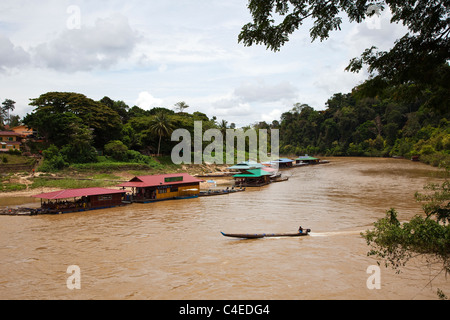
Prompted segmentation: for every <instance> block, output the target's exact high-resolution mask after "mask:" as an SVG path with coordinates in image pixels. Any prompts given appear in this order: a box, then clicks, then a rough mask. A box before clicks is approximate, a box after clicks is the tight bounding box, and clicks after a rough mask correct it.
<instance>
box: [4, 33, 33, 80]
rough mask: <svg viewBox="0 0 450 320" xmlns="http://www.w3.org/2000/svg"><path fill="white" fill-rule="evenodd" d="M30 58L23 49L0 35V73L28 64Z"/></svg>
mask: <svg viewBox="0 0 450 320" xmlns="http://www.w3.org/2000/svg"><path fill="white" fill-rule="evenodd" d="M29 60H30V57H29V55H28V53H27V52H26V51H25V50H24V49H23V48H21V47H18V46H15V45H14V44H13V43H12V42H11V40H9V39H8V38H7V37H5V36H3V35H1V34H0V72H2V71H6V70H9V69H11V68H15V67H20V66H23V65H25V64H28V62H29Z"/></svg>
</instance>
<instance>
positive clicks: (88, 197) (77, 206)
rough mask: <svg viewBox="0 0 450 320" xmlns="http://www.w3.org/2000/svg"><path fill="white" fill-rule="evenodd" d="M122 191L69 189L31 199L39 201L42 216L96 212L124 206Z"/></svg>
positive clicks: (123, 192)
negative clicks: (38, 199)
mask: <svg viewBox="0 0 450 320" xmlns="http://www.w3.org/2000/svg"><path fill="white" fill-rule="evenodd" d="M125 194H126V192H125V191H124V190H111V189H105V188H85V189H70V190H62V191H55V192H49V193H42V194H39V195H36V196H32V197H33V198H40V199H41V211H40V213H43V214H58V213H69V212H80V211H89V210H98V209H105V208H112V207H118V206H122V205H125V204H126V203H125V202H124V200H125V199H124V197H125Z"/></svg>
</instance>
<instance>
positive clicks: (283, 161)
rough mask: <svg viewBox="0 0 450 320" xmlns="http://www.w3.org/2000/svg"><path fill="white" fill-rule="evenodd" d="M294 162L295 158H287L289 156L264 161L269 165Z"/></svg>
mask: <svg viewBox="0 0 450 320" xmlns="http://www.w3.org/2000/svg"><path fill="white" fill-rule="evenodd" d="M292 162H294V160H292V159H287V158H281V159H277V160H272V161H269V162H264V164H267V165H274V164H280V163H292Z"/></svg>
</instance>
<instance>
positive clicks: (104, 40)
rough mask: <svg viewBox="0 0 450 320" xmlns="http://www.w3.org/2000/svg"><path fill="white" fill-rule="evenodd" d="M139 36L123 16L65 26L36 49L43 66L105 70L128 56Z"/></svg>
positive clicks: (40, 64) (36, 55) (70, 69)
mask: <svg viewBox="0 0 450 320" xmlns="http://www.w3.org/2000/svg"><path fill="white" fill-rule="evenodd" d="M137 42H138V36H137V34H136V32H135V31H133V30H132V29H131V27H130V25H129V23H128V19H127V18H126V17H124V16H122V15H114V16H111V17H109V18H105V19H98V20H97V22H96V23H95V25H94V26H82V27H81V28H80V29H65V30H64V31H63V32H61V33H60V34H59V36H58V37H57V38H55V39H53V40H50V41H48V42H46V43H42V44H39V45H38V46H36V47H35V48H34V49H33V50H32V51H33V53H34V59H35V61H36V63H37V64H38V65H39V66H42V67H47V68H51V69H55V70H60V71H65V72H73V71H90V70H94V69H97V68H101V69H105V68H109V67H112V66H114V65H116V64H117V63H118V62H119V61H120V60H121V59H125V58H128V57H129V56H130V54H131V52H132V51H133V49H134V47H135V45H136V43H137Z"/></svg>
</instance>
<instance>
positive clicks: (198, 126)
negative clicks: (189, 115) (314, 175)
mask: <svg viewBox="0 0 450 320" xmlns="http://www.w3.org/2000/svg"><path fill="white" fill-rule="evenodd" d="M172 141H174V142H180V143H179V144H178V145H176V146H175V147H174V148H173V149H172V162H173V163H175V164H182V163H184V164H193V163H194V164H203V163H204V162H206V163H215V164H225V163H226V164H230V165H232V164H234V163H235V158H236V157H235V156H236V151H237V162H238V163H240V162H243V161H246V160H249V161H254V162H258V161H259V162H270V161H273V160H276V159H278V158H279V153H280V152H279V150H280V134H279V130H278V129H272V130H270V152H268V151H269V149H268V145H269V134H268V130H266V129H260V130H258V132H257V131H256V130H254V129H249V130H247V131H244V130H243V129H237V130H236V129H227V130H226V133H225V137H224V134H223V133H222V132H221V131H220V130H218V129H209V130H206V131H205V133H204V134H203V125H202V122H201V121H196V122H195V123H194V139H192V137H191V133H190V132H189V131H188V130H186V129H177V130H175V131H174V132H173V134H172ZM192 142H193V144H194V145H193V146H192ZM203 142H211V143H210V144H209V145H208V146H206V147H205V149H203ZM246 146H248V148H247V147H246ZM192 150H193V155H192ZM224 152H226V156H225V157H224ZM247 152H248V158H247V157H246V153H247ZM224 158H226V159H225V160H224Z"/></svg>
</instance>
